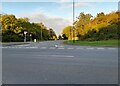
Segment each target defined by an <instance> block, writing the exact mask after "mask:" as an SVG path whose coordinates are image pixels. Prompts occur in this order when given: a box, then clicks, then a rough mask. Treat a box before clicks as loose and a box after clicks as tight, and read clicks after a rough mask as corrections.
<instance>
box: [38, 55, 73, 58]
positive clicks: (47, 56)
mask: <svg viewBox="0 0 120 86" xmlns="http://www.w3.org/2000/svg"><path fill="white" fill-rule="evenodd" d="M37 56H46V57H48V56H49V57H70V58H73V57H74V56H69V55H37Z"/></svg>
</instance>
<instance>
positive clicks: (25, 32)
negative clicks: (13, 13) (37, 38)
mask: <svg viewBox="0 0 120 86" xmlns="http://www.w3.org/2000/svg"><path fill="white" fill-rule="evenodd" d="M24 34H25V38H24V42H26V34H27V31H24Z"/></svg>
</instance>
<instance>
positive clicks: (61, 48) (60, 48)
mask: <svg viewBox="0 0 120 86" xmlns="http://www.w3.org/2000/svg"><path fill="white" fill-rule="evenodd" d="M57 49H65V48H57Z"/></svg>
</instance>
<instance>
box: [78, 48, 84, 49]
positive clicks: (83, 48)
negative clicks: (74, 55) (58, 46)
mask: <svg viewBox="0 0 120 86" xmlns="http://www.w3.org/2000/svg"><path fill="white" fill-rule="evenodd" d="M76 49H84V48H76Z"/></svg>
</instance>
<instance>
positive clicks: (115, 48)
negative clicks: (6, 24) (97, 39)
mask: <svg viewBox="0 0 120 86" xmlns="http://www.w3.org/2000/svg"><path fill="white" fill-rule="evenodd" d="M108 49H109V50H116V49H117V48H108Z"/></svg>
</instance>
